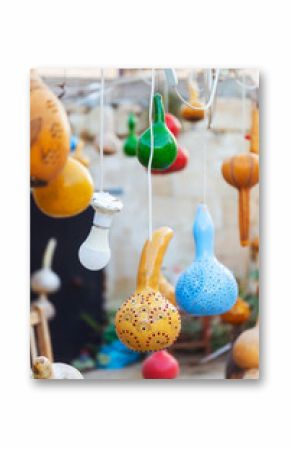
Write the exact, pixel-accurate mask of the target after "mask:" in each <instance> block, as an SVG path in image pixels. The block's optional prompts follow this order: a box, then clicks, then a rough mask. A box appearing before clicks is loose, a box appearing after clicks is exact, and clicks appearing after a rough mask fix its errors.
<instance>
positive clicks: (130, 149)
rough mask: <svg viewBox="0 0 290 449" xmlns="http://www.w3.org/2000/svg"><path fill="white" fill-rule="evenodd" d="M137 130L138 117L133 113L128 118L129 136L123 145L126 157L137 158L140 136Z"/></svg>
mask: <svg viewBox="0 0 290 449" xmlns="http://www.w3.org/2000/svg"><path fill="white" fill-rule="evenodd" d="M135 128H136V117H135V115H134V114H133V113H131V114H130V115H129V118H128V129H129V135H128V137H127V139H126V140H125V142H124V145H123V151H124V153H125V154H126V156H136V153H137V146H138V136H137V134H136V131H135Z"/></svg>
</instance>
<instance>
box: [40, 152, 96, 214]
mask: <svg viewBox="0 0 290 449" xmlns="http://www.w3.org/2000/svg"><path fill="white" fill-rule="evenodd" d="M93 191H94V185H93V180H92V177H91V175H90V173H89V171H88V170H87V169H86V168H85V167H84V166H83V165H82V164H80V162H78V161H76V160H75V159H73V158H72V157H69V158H68V160H67V162H66V164H65V167H64V169H63V171H62V172H61V173H60V174H59V175H58V176H57V177H56V178H55V179H54V180H53V181H51V182H50V183H49V184H48V185H47V186H45V187H39V188H36V189H33V190H32V194H33V198H34V201H35V203H36V205H37V207H38V208H39V209H40V210H41V212H43V213H44V214H46V215H48V216H50V217H53V218H65V217H73V216H74V215H78V214H80V213H81V212H83V211H84V210H85V209H86V208H87V207H88V206H89V204H90V201H91V198H92V195H93Z"/></svg>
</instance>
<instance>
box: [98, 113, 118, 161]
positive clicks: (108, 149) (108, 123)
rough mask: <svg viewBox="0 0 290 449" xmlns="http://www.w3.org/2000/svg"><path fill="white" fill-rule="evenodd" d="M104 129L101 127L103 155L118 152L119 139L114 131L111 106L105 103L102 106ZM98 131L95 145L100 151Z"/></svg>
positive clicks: (111, 154)
mask: <svg viewBox="0 0 290 449" xmlns="http://www.w3.org/2000/svg"><path fill="white" fill-rule="evenodd" d="M103 116H104V129H103V137H102V138H103V154H104V155H105V156H113V155H114V154H116V153H118V152H119V151H120V148H121V141H120V139H119V138H118V137H117V135H116V133H115V129H114V128H115V125H114V112H113V108H112V107H110V106H108V104H106V105H105V106H103ZM100 140H101V135H100V132H99V133H97V134H96V140H95V147H96V149H97V151H98V152H100V144H101V142H100Z"/></svg>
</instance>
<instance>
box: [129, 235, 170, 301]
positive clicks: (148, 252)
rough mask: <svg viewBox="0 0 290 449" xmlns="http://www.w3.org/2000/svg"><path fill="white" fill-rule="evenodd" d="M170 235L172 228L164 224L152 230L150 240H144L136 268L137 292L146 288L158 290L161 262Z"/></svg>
mask: <svg viewBox="0 0 290 449" xmlns="http://www.w3.org/2000/svg"><path fill="white" fill-rule="evenodd" d="M172 237H173V231H172V229H170V228H168V227H166V226H164V227H162V228H159V229H157V230H156V231H154V232H153V235H152V240H147V241H146V242H145V245H144V247H143V250H142V254H141V257H140V262H139V268H138V275H137V292H138V291H141V290H144V289H146V288H152V289H153V290H156V291H157V290H158V284H159V275H160V269H161V264H162V261H163V257H164V254H165V251H166V249H167V246H168V244H169V242H170V240H171V239H172Z"/></svg>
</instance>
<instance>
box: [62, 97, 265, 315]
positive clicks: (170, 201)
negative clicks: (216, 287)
mask: <svg viewBox="0 0 290 449" xmlns="http://www.w3.org/2000/svg"><path fill="white" fill-rule="evenodd" d="M250 110H251V104H250V101H247V102H246V106H245V109H244V118H245V123H244V128H245V129H248V128H249V126H250ZM98 113H99V111H98V109H96V108H95V109H93V110H92V111H91V112H90V113H89V114H86V115H85V116H84V115H78V114H73V115H71V121H72V124H73V127H74V129H75V131H77V132H80V131H81V130H82V129H83V128H84V127H86V128H89V129H91V131H92V132H93V133H96V130H97V127H98V122H99V120H98ZM143 117H144V114H143ZM242 117H243V110H242V102H241V100H240V99H239V98H219V99H218V101H217V106H216V112H215V118H214V122H213V128H214V129H216V131H214V132H212V131H210V132H205V129H204V123H200V124H197V125H193V124H189V123H185V122H183V132H182V134H181V135H180V137H179V139H178V141H179V143H180V145H181V146H183V147H185V148H187V149H188V151H189V153H190V162H189V165H188V167H187V168H186V169H185V170H184V171H182V172H180V173H176V174H170V175H166V176H164V175H162V176H153V177H152V179H153V195H154V196H153V228H157V227H159V226H164V225H167V226H170V227H172V229H173V230H174V238H173V240H172V241H171V243H170V245H169V248H168V251H167V254H166V257H165V259H164V272H165V273H166V275H167V276H168V278H169V279H170V280H171V281H172V282H175V281H176V275H177V273H178V272H179V271H180V270H183V269H184V268H185V267H187V266H188V265H189V264H190V263H191V262H192V260H193V258H194V244H193V238H192V226H193V219H194V214H195V211H196V208H197V205H198V203H199V202H200V201H202V198H203V158H204V143H205V144H206V148H207V150H206V154H207V204H208V207H209V210H210V212H211V214H212V217H213V220H214V223H215V230H216V255H217V257H218V259H219V260H220V261H221V262H222V263H223V264H225V265H226V266H227V267H228V268H229V269H231V270H232V271H233V272H234V273H235V275H236V276H237V277H238V278H240V279H241V280H242V281H243V280H244V281H245V279H246V277H247V272H248V264H249V250H248V248H242V247H241V246H240V243H239V229H238V193H237V190H236V189H234V188H233V187H231V186H229V185H228V184H227V183H226V182H225V181H224V180H223V178H222V175H221V164H222V162H223V160H224V159H225V158H227V157H230V156H232V155H234V154H238V153H240V152H243V151H248V147H249V142H248V141H246V140H245V139H244V132H243V131H242V130H241V128H242V126H241V123H242ZM114 120H115V127H117V129H119V130H120V129H122V130H124V129H125V127H126V121H127V112H124V110H123V111H122V108H119V109H117V112H115V113H114ZM143 121H144V120H143ZM141 123H142V120H141ZM142 126H144V127H146V123H145V122H144V123H143V125H142ZM86 153H87V155H88V156H90V159H91V163H92V165H91V172H92V174H93V177H94V181H95V186H96V189H97V188H98V179H99V164H98V159H99V155H98V153H97V151H96V149H95V148H93V147H92V146H89V145H87V146H86ZM104 168H105V176H104V178H105V188H113V187H114V188H122V189H123V191H124V193H123V195H121V199H122V201H123V203H124V209H123V211H122V212H121V213H120V214H118V215H117V216H115V218H114V222H113V225H112V228H111V233H110V242H111V243H110V245H111V251H112V257H111V261H110V263H109V265H108V267H107V269H106V274H107V302H106V307H107V308H112V307H113V308H115V307H117V306H118V305H119V304H120V303H121V302H122V301H123V300H124V299H125V298H127V297H128V296H129V295H130V294H131V293H132V292H133V291H134V289H135V278H136V272H137V267H138V260H139V255H140V251H141V249H142V246H143V244H144V241H145V240H146V238H147V233H148V211H147V205H148V200H147V175H146V171H145V169H144V167H142V166H141V165H140V164H139V163H138V160H137V159H135V158H128V157H126V156H125V155H124V154H123V152H122V150H120V151H119V152H118V153H117V154H116V155H115V156H109V157H105V161H104ZM258 198H259V197H258V187H255V188H254V189H252V194H251V211H252V213H251V235H252V237H255V236H256V235H258V201H259V200H258ZM89 226H90V224H89V223H88V229H89Z"/></svg>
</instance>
